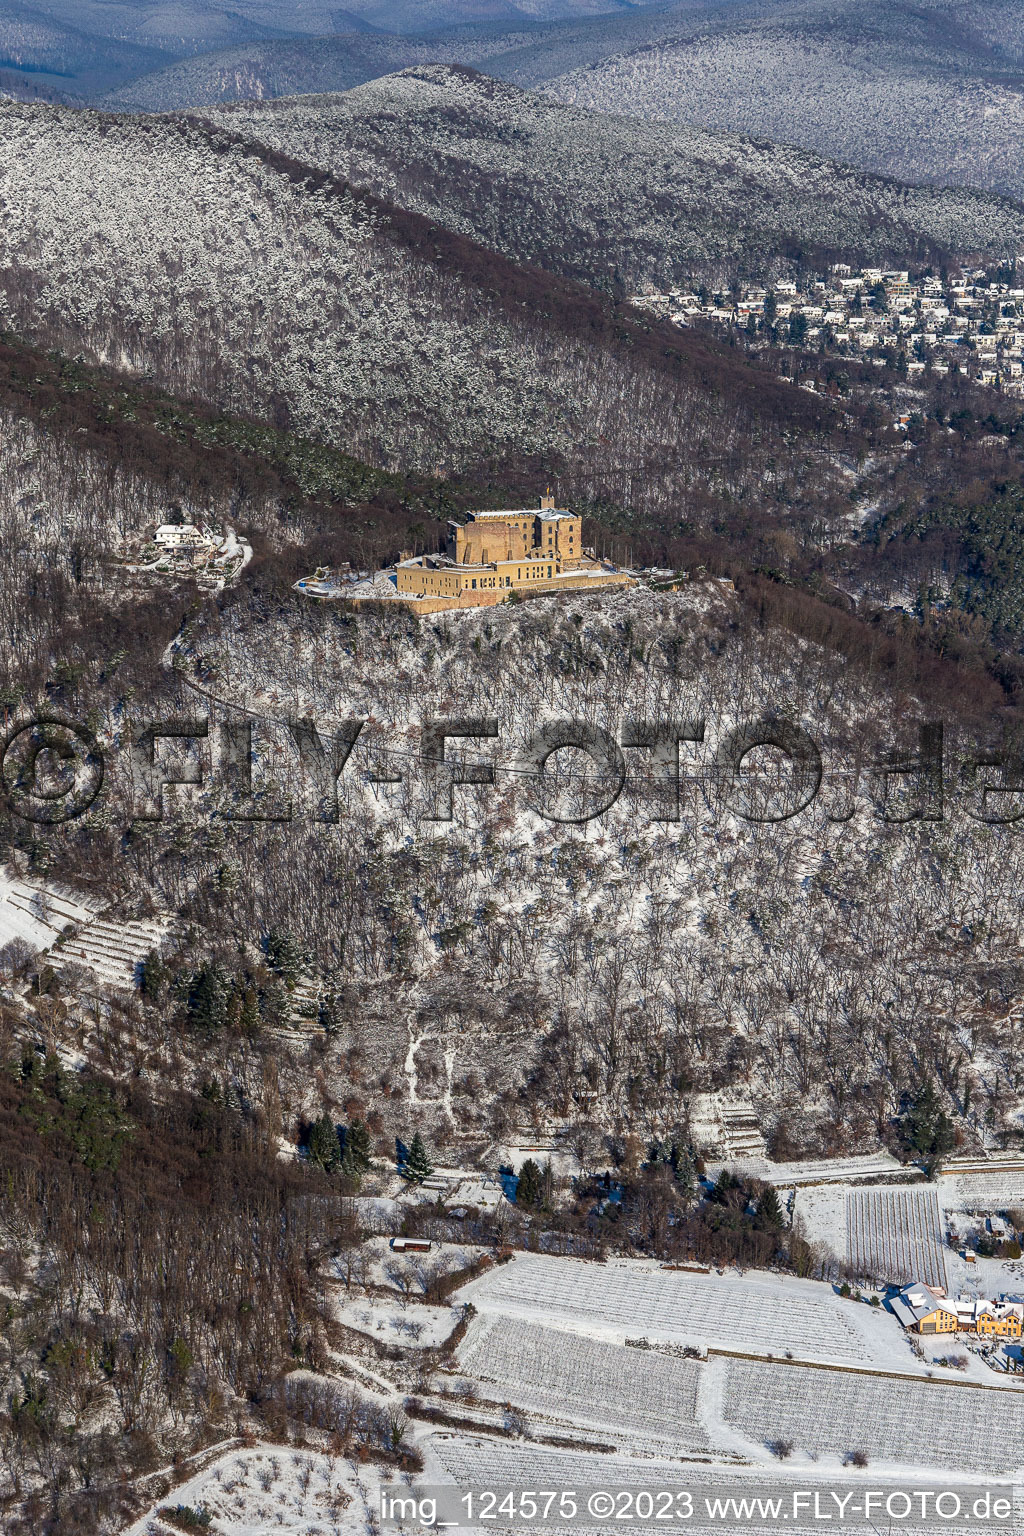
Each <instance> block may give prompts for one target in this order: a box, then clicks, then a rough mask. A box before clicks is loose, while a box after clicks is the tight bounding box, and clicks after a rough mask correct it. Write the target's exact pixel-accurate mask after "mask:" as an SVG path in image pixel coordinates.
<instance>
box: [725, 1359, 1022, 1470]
mask: <svg viewBox="0 0 1024 1536" xmlns="http://www.w3.org/2000/svg"><path fill="white" fill-rule="evenodd" d="M724 1369H725V1394H724V1407H723V1414H724V1417H725V1420H726V1422H727V1423H728V1424H730V1425H731V1426H732V1427H733V1428H734V1429H738V1430H740V1431H741V1433H742V1434H744V1435H746V1436H747V1437H748V1438H749V1439H751V1440H753V1441H755V1442H756V1443H758V1444H760V1445H769V1444H771V1443H772V1442H773V1441H778V1440H789V1441H792V1443H793V1445H794V1446H795V1447H796V1449H797V1450H801V1451H810V1452H813V1453H814V1454H815V1455H818V1456H838V1457H841V1458H842V1457H845V1456H846V1455H848V1454H849V1453H850V1452H851V1451H858V1450H859V1451H864V1452H865V1453H866V1454H867V1456H868V1458H869V1460H870V1461H874V1460H876V1459H877V1460H882V1461H892V1462H900V1463H903V1464H906V1465H912V1466H926V1467H927V1466H931V1467H942V1468H950V1469H955V1470H962V1471H971V1472H992V1473H1010V1472H1016V1471H1017V1469H1018V1468H1021V1467H1024V1392H1016V1391H1013V1390H1012V1389H1007V1388H1003V1389H999V1388H994V1389H993V1388H973V1387H968V1386H959V1385H957V1384H955V1383H952V1382H950V1383H946V1382H937V1381H928V1380H923V1379H917V1380H915V1379H913V1378H908V1379H906V1380H904V1381H898V1380H896V1379H895V1378H891V1377H885V1376H868V1375H858V1374H857V1373H855V1372H852V1371H827V1370H815V1369H807V1368H806V1367H801V1366H793V1365H783V1364H772V1363H769V1362H763V1363H762V1362H761V1361H755V1360H729V1361H727V1362H725V1365H724Z"/></svg>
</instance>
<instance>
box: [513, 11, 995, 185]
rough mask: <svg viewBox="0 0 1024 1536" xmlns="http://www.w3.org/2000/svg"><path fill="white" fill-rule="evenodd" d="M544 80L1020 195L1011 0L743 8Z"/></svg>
mask: <svg viewBox="0 0 1024 1536" xmlns="http://www.w3.org/2000/svg"><path fill="white" fill-rule="evenodd" d="M532 83H537V82H536V81H534V82H532ZM544 84H545V89H547V90H549V91H550V92H551V93H552V94H553V95H555V96H557V97H558V99H559V100H562V101H571V102H574V103H575V104H577V105H579V106H588V107H593V108H596V109H598V110H600V111H605V112H628V113H629V114H630V115H631V116H635V117H643V118H657V119H663V120H666V119H667V120H676V121H680V122H699V123H704V124H706V125H708V126H711V127H716V128H725V129H731V130H735V131H737V132H742V133H750V134H755V135H759V136H762V137H765V138H770V139H773V140H776V141H781V142H785V143H793V144H800V145H802V146H804V147H806V148H811V149H815V150H817V151H819V152H820V153H822V154H827V155H831V156H833V157H835V158H837V159H840V160H845V161H849V162H850V163H851V164H854V165H860V166H864V167H866V168H868V169H871V170H876V171H883V172H886V173H887V174H890V175H895V176H899V177H901V178H902V179H904V180H911V181H917V180H928V181H938V182H943V183H945V184H946V185H955V184H963V185H971V186H978V187H987V188H991V189H992V190H994V191H999V192H1007V193H1011V194H1012V195H1014V196H1019V195H1020V194H1021V193H1022V192H1024V153H1022V152H1024V10H1022V7H1021V6H1020V5H1019V4H1017V3H1015V0H784V3H782V4H772V3H766V4H759V5H753V6H745V7H742V8H737V9H736V10H734V11H732V12H730V13H729V14H728V15H725V16H719V17H717V18H716V17H714V16H712V15H709V16H708V17H706V18H704V19H700V20H695V21H693V22H692V23H691V24H689V25H685V26H678V27H677V28H676V29H675V31H674V33H671V32H669V31H665V32H663V33H662V34H661V35H660V36H659V37H658V38H656V39H653V40H651V41H647V42H641V43H639V44H638V45H637V46H635V47H629V48H627V49H625V50H620V51H619V52H617V53H614V54H610V55H608V56H606V57H605V58H603V59H599V60H594V59H593V58H590V59H581V60H580V62H579V63H578V64H575V65H574V66H573V67H572V68H570V69H568V70H566V71H564V72H563V73H561V74H558V75H557V76H556V75H555V74H554V73H553V72H552V73H551V74H548V75H546V78H545V82H544Z"/></svg>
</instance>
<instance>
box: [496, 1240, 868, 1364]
mask: <svg viewBox="0 0 1024 1536" xmlns="http://www.w3.org/2000/svg"><path fill="white" fill-rule="evenodd" d="M815 1290H817V1291H818V1292H819V1293H820V1294H815ZM468 1294H469V1295H470V1296H471V1297H472V1300H473V1302H474V1304H475V1305H476V1306H477V1307H478V1308H479V1309H480V1310H481V1311H493V1312H500V1313H501V1314H502V1315H503V1316H504V1317H506V1318H508V1317H525V1318H528V1319H530V1320H536V1321H540V1322H545V1321H549V1320H557V1321H558V1322H561V1320H563V1319H564V1320H565V1324H566V1326H568V1327H570V1328H581V1329H582V1328H584V1327H585V1328H586V1329H587V1331H588V1332H594V1333H597V1334H598V1335H600V1334H601V1333H602V1332H603V1333H604V1334H605V1335H606V1336H607V1335H611V1336H612V1337H613V1338H618V1339H620V1340H621V1339H622V1338H623V1337H637V1336H638V1335H643V1334H647V1335H649V1336H650V1337H652V1338H657V1339H662V1340H667V1341H671V1342H680V1343H682V1342H686V1341H697V1342H707V1343H709V1344H714V1345H719V1346H721V1347H722V1348H726V1349H737V1348H742V1349H745V1350H752V1351H754V1352H757V1353H763V1354H776V1355H782V1354H785V1353H786V1351H787V1350H789V1351H791V1352H792V1353H793V1354H794V1355H797V1356H806V1355H807V1354H808V1353H810V1355H811V1357H812V1358H826V1357H827V1358H828V1359H830V1360H832V1359H834V1360H839V1361H848V1362H850V1363H851V1364H866V1363H868V1362H869V1361H871V1360H872V1359H873V1358H877V1349H873V1348H872V1344H871V1341H870V1340H869V1338H868V1337H867V1334H866V1333H865V1332H864V1331H863V1330H862V1328H861V1326H860V1325H859V1319H858V1318H857V1317H856V1316H855V1313H856V1311H857V1309H855V1308H851V1307H850V1306H848V1305H845V1304H843V1303H842V1302H839V1301H837V1300H835V1299H834V1298H833V1297H832V1295H831V1293H830V1292H828V1291H827V1290H826V1288H825V1287H823V1286H819V1287H816V1288H815V1287H813V1286H811V1285H810V1284H808V1288H807V1289H803V1288H802V1287H801V1286H800V1283H799V1282H794V1283H793V1284H791V1285H789V1284H786V1285H783V1284H778V1283H773V1282H771V1281H768V1280H766V1281H759V1280H758V1279H756V1278H755V1277H753V1276H750V1275H748V1276H745V1277H743V1278H740V1277H739V1276H736V1275H724V1276H719V1275H713V1274H712V1275H699V1274H690V1273H686V1272H684V1271H681V1270H652V1269H646V1268H641V1267H639V1266H638V1265H632V1264H588V1263H585V1262H583V1261H581V1260H574V1259H551V1258H546V1257H544V1256H542V1255H537V1256H534V1255H530V1256H528V1257H524V1258H519V1259H517V1260H516V1261H515V1263H513V1264H509V1265H506V1266H504V1267H503V1268H502V1269H501V1270H500V1271H498V1272H496V1273H493V1274H490V1275H488V1276H487V1277H486V1278H485V1279H484V1280H482V1281H480V1282H479V1283H478V1284H477V1285H474V1286H472V1287H470V1289H469V1292H468ZM860 1310H866V1309H860Z"/></svg>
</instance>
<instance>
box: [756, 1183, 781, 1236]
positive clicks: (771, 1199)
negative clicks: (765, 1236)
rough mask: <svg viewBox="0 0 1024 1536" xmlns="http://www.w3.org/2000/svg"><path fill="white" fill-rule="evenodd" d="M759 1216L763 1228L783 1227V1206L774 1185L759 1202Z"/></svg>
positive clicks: (770, 1185) (771, 1185) (766, 1190)
mask: <svg viewBox="0 0 1024 1536" xmlns="http://www.w3.org/2000/svg"><path fill="white" fill-rule="evenodd" d="M757 1214H758V1217H759V1218H760V1220H761V1223H762V1225H763V1226H766V1227H781V1226H782V1206H781V1205H780V1204H779V1196H778V1192H777V1190H776V1188H775V1186H774V1184H769V1185H768V1186H767V1188H766V1189H765V1191H764V1193H763V1194H762V1196H761V1198H760V1199H759V1200H758V1202H757Z"/></svg>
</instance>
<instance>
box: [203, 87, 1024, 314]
mask: <svg viewBox="0 0 1024 1536" xmlns="http://www.w3.org/2000/svg"><path fill="white" fill-rule="evenodd" d="M208 116H209V117H210V119H211V121H215V122H217V123H219V124H221V125H223V126H225V127H227V128H229V129H231V130H232V131H233V132H235V133H237V134H240V135H242V136H244V137H245V138H252V139H255V140H258V141H259V142H260V143H261V144H265V145H268V146H270V147H272V148H273V149H275V150H278V151H280V152H282V153H284V154H287V155H289V156H292V157H293V158H295V159H297V160H302V161H304V162H306V163H308V164H311V165H314V166H316V167H317V168H318V169H320V170H322V171H328V172H330V173H331V174H333V175H336V176H339V177H341V178H343V179H345V180H347V181H349V182H351V183H353V184H354V185H356V186H360V187H365V188H368V189H370V190H372V191H374V192H375V193H377V194H378V195H380V196H382V197H386V198H388V199H389V200H390V201H392V202H395V203H398V204H399V205H400V206H402V207H403V208H407V209H411V210H414V211H416V212H418V213H422V214H425V215H427V216H428V217H429V218H431V219H434V220H437V221H438V222H439V223H441V224H444V225H446V226H447V227H448V228H450V229H453V230H456V231H458V232H460V233H462V234H466V235H469V236H471V237H472V238H473V239H475V240H479V241H480V242H481V243H483V244H485V245H487V246H489V247H490V248H491V249H493V250H496V251H500V252H502V253H503V254H504V255H506V256H509V257H511V258H512V259H513V260H515V261H519V262H523V261H526V262H534V263H537V264H538V265H540V266H543V267H545V268H547V269H548V270H550V271H555V272H559V273H561V274H562V275H564V276H568V277H574V278H578V279H581V280H583V281H585V282H588V283H592V284H594V285H596V286H599V287H605V288H610V289H613V290H615V289H619V290H621V289H622V288H623V287H626V288H629V289H632V290H635V289H636V288H638V287H640V286H644V285H651V284H661V285H662V286H671V285H673V284H674V283H677V282H680V281H683V280H685V279H686V278H688V277H691V278H692V277H693V275H694V274H695V273H696V274H698V276H699V275H701V274H704V275H710V274H711V273H715V274H716V275H717V274H724V273H728V272H733V271H737V270H743V269H744V268H745V269H747V270H748V271H753V272H756V271H761V272H763V271H764V269H765V265H766V262H768V263H770V262H771V260H772V257H773V255H774V256H776V257H778V258H779V259H784V258H786V257H790V258H792V257H794V256H797V255H802V256H804V257H807V258H812V259H816V260H818V261H819V262H824V261H826V260H830V259H833V260H834V259H840V258H843V257H849V258H852V259H854V260H858V261H862V262H867V261H875V260H882V261H884V260H887V259H892V258H896V257H904V258H906V257H907V256H909V255H916V256H919V257H921V258H923V259H934V260H941V259H943V258H946V257H948V256H950V255H951V254H957V253H966V252H970V253H979V254H984V255H988V256H993V255H996V256H999V257H1002V256H1004V255H1009V254H1012V253H1013V252H1014V251H1016V250H1017V249H1019V248H1020V247H1021V246H1024V209H1022V208H1021V207H1020V205H1019V204H1017V203H1014V202H1011V201H1010V200H1009V199H1006V198H998V197H995V196H992V195H986V194H976V193H966V192H960V191H951V190H946V189H937V188H920V189H918V188H909V187H906V186H903V185H901V184H899V183H897V182H894V181H891V180H889V179H887V178H884V177H880V176H872V175H869V174H867V173H864V172H860V171H851V170H850V169H848V168H847V167H844V166H841V165H837V164H836V163H834V162H831V161H828V160H825V159H823V158H821V157H820V156H817V155H814V154H811V153H809V152H807V151H804V150H798V149H793V148H787V147H780V146H778V145H773V144H766V143H764V142H755V141H752V140H749V139H743V138H740V137H739V136H737V135H731V134H722V133H710V132H708V131H706V130H703V129H698V128H689V127H684V126H681V125H677V124H670V123H653V122H649V123H638V122H635V121H632V120H630V119H628V118H625V117H611V116H607V115H601V114H598V113H594V112H587V111H582V110H580V109H579V108H578V107H570V106H564V105H560V104H556V103H554V102H551V101H549V100H547V99H546V98H545V97H543V96H539V95H536V94H534V93H532V92H526V91H522V90H519V89H517V88H516V87H514V86H511V85H507V84H504V83H499V82H497V81H495V80H493V79H491V78H490V77H488V76H485V75H481V74H477V73H474V72H472V71H469V70H467V69H464V68H462V67H461V66H442V65H421V66H418V67H415V68H412V69H408V70H405V71H404V72H402V73H401V74H397V75H391V76H387V77H385V78H384V79H381V80H377V81H375V82H372V83H369V84H366V85H363V86H360V87H359V88H358V89H355V90H352V91H350V92H348V93H347V94H345V95H317V96H305V97H299V98H295V99H291V100H284V101H276V102H268V103H262V104H257V103H243V104H241V105H237V106H230V107H223V108H220V109H216V110H213V111H210V112H209V113H208Z"/></svg>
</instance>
